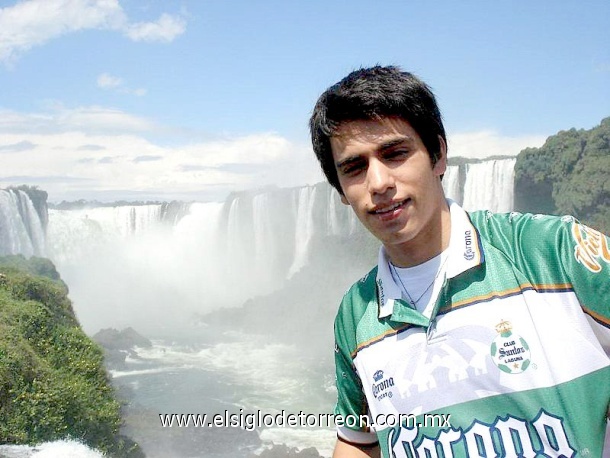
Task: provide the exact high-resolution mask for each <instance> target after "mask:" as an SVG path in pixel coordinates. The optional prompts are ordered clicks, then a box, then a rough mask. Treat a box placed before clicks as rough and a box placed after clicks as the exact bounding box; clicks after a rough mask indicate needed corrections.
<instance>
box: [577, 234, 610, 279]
mask: <svg viewBox="0 0 610 458" xmlns="http://www.w3.org/2000/svg"><path fill="white" fill-rule="evenodd" d="M572 237H573V238H574V241H575V242H576V246H575V247H574V257H575V258H576V261H577V262H579V263H581V264H582V265H583V266H585V267H586V268H587V269H589V270H590V271H591V272H593V273H598V272H600V271H601V270H602V265H601V262H602V261H603V262H605V263H606V264H610V250H609V249H608V240H607V239H606V237H605V236H604V235H603V234H602V233H601V232H599V231H596V230H595V229H591V228H590V227H588V226H585V225H584V224H579V223H574V224H572Z"/></svg>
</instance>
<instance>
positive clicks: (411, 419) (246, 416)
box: [159, 409, 451, 431]
mask: <svg viewBox="0 0 610 458" xmlns="http://www.w3.org/2000/svg"><path fill="white" fill-rule="evenodd" d="M159 419H160V420H161V426H162V427H164V428H172V427H174V428H188V427H193V428H241V429H245V430H246V431H252V430H254V429H257V428H262V427H267V428H268V427H280V428H294V427H311V428H313V427H317V428H333V427H334V426H340V427H342V426H347V427H348V428H363V427H367V428H373V429H381V428H386V427H392V426H397V425H399V424H400V425H405V426H408V427H412V426H418V427H420V426H432V427H434V426H437V427H450V426H451V423H450V420H451V414H424V415H422V416H421V418H420V419H419V420H418V417H417V416H416V415H413V414H379V415H375V416H369V415H345V416H344V415H336V414H330V413H320V414H312V413H305V412H303V411H299V413H296V414H295V413H287V412H286V411H284V410H282V411H281V412H279V413H274V414H270V413H263V412H261V411H260V410H259V411H256V412H250V413H246V412H244V411H243V409H240V410H239V412H238V413H231V412H229V411H226V410H225V411H224V413H222V414H221V413H216V414H205V413H201V414H193V413H166V414H163V413H161V414H159Z"/></svg>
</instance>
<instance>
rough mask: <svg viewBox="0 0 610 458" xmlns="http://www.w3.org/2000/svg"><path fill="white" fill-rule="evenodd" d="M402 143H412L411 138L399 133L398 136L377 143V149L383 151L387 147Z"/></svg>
mask: <svg viewBox="0 0 610 458" xmlns="http://www.w3.org/2000/svg"><path fill="white" fill-rule="evenodd" d="M404 143H407V144H410V143H413V139H412V138H411V137H409V136H408V135H401V136H400V137H396V138H393V139H391V140H388V141H387V142H384V143H382V144H381V145H379V148H378V149H377V150H378V151H385V150H387V149H391V148H394V147H395V146H398V145H402V144H404Z"/></svg>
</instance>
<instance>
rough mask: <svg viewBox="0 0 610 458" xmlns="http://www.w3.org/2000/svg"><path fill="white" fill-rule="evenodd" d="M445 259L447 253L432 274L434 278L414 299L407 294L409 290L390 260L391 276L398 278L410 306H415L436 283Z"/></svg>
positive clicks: (447, 257)
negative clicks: (434, 273)
mask: <svg viewBox="0 0 610 458" xmlns="http://www.w3.org/2000/svg"><path fill="white" fill-rule="evenodd" d="M447 259H449V255H447V256H445V259H444V260H443V263H442V264H441V265H440V267H439V268H438V270H437V271H436V275H435V276H434V278H433V279H432V282H431V283H430V284H429V285H428V287H427V288H426V289H425V291H424V292H423V293H421V295H420V296H419V297H418V298H417V299H416V300H413V298H412V297H411V295H410V294H409V291H408V290H407V287H406V286H405V284H404V283H403V282H402V278H400V274H399V273H398V270H396V266H395V265H394V264H392V263H391V262H390V263H389V264H390V269H391V271H392V273H393V276H394V277H396V278H397V279H398V281H399V282H400V286H402V290H403V291H404V293H405V294H406V295H407V297H408V298H409V302H410V303H411V306H412V307H413V308H417V307H416V306H417V303H418V302H419V301H421V299H422V297H424V296H425V295H426V293H427V292H428V291H430V288H432V285H434V283H436V280H437V278H438V276H439V275H440V274H441V272H442V271H443V267H445V263H446V262H447Z"/></svg>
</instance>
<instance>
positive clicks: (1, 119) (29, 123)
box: [0, 105, 160, 135]
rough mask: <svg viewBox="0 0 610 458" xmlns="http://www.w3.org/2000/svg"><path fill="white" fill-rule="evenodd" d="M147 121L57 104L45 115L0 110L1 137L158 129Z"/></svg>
mask: <svg viewBox="0 0 610 458" xmlns="http://www.w3.org/2000/svg"><path fill="white" fill-rule="evenodd" d="M159 129H160V127H159V126H157V125H156V124H155V123H153V122H151V121H150V120H148V119H145V118H141V117H138V116H134V115H131V114H129V113H125V112H123V111H120V110H114V109H111V108H104V107H99V106H90V107H78V108H66V107H64V106H62V105H56V106H53V107H51V109H50V110H49V111H48V112H46V113H25V114H24V113H17V112H14V111H0V134H2V133H14V134H16V133H19V134H22V135H28V134H30V133H32V132H36V133H39V134H55V133H61V132H74V131H80V132H86V133H87V134H90V135H113V134H116V135H121V134H125V133H129V134H133V133H143V132H152V131H155V130H157V131H158V130H159Z"/></svg>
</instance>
